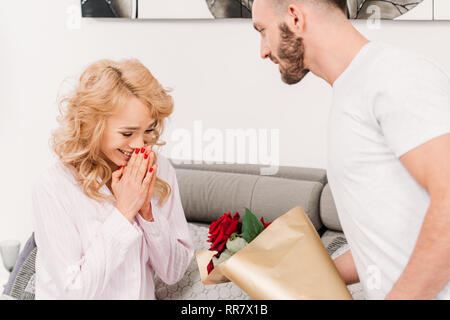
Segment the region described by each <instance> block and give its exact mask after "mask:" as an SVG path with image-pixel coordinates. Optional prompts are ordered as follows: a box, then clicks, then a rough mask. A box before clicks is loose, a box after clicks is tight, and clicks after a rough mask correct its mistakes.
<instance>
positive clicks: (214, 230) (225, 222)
mask: <svg viewBox="0 0 450 320" xmlns="http://www.w3.org/2000/svg"><path fill="white" fill-rule="evenodd" d="M239 224H240V222H239V213H238V212H236V213H235V214H234V216H233V217H231V213H230V212H228V213H224V214H223V216H222V217H220V218H219V219H218V220H217V221H214V222H213V223H211V225H210V226H209V237H208V242H212V243H211V247H210V248H209V250H211V251H218V254H217V255H219V254H220V253H221V252H222V251H223V250H224V248H225V244H226V243H227V240H228V238H229V237H230V236H231V234H233V233H235V232H237V231H238V226H239Z"/></svg>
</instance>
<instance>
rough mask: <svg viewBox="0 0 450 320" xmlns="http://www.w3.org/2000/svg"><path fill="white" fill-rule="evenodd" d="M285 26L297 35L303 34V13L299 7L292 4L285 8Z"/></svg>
mask: <svg viewBox="0 0 450 320" xmlns="http://www.w3.org/2000/svg"><path fill="white" fill-rule="evenodd" d="M287 24H288V26H289V28H290V29H291V30H292V31H294V32H295V33H297V34H303V31H304V29H305V13H304V10H303V8H302V7H301V6H299V5H298V4H297V3H292V4H290V5H289V6H288V8H287Z"/></svg>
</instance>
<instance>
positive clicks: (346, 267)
mask: <svg viewBox="0 0 450 320" xmlns="http://www.w3.org/2000/svg"><path fill="white" fill-rule="evenodd" d="M333 261H334V265H335V266H336V269H338V271H339V273H340V275H341V278H342V280H344V282H345V284H346V285H349V284H353V283H357V282H359V276H358V272H357V271H356V266H355V262H354V261H353V256H352V252H351V251H350V249H349V250H347V251H346V252H345V253H344V254H342V255H340V256H339V257H337V258H336V259H334V260H333Z"/></svg>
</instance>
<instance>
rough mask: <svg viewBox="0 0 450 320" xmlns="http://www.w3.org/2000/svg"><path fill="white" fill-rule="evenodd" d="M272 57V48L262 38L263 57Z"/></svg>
mask: <svg viewBox="0 0 450 320" xmlns="http://www.w3.org/2000/svg"><path fill="white" fill-rule="evenodd" d="M269 57H270V49H269V47H268V46H267V45H266V44H265V43H264V41H263V40H261V58H262V59H266V58H269Z"/></svg>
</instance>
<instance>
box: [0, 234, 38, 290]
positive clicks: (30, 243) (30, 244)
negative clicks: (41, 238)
mask: <svg viewBox="0 0 450 320" xmlns="http://www.w3.org/2000/svg"><path fill="white" fill-rule="evenodd" d="M34 248H36V242H35V241H34V233H33V234H32V235H31V236H30V238H28V240H27V242H26V243H25V246H24V247H23V249H22V251H21V253H20V255H19V258H18V259H17V262H16V265H15V266H14V269H13V271H12V272H11V274H10V276H9V279H8V282H7V283H6V285H5V289H4V291H3V294H6V295H11V289H12V287H13V285H14V281H15V279H16V278H17V274H18V273H19V271H20V270H21V269H22V265H23V263H24V262H25V260H26V259H27V258H28V256H29V255H30V254H31V252H32V251H33V250H34Z"/></svg>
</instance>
